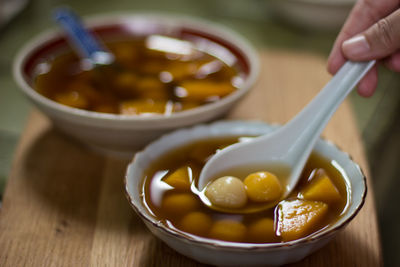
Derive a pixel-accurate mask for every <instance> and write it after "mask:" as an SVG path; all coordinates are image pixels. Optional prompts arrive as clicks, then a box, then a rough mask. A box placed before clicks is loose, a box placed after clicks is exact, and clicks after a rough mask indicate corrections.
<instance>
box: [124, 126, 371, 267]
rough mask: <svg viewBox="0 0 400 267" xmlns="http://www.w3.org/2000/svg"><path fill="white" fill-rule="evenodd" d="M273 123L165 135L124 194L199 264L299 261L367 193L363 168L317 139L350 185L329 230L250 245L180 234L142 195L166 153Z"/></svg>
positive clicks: (142, 155) (157, 231) (141, 159)
mask: <svg viewBox="0 0 400 267" xmlns="http://www.w3.org/2000/svg"><path fill="white" fill-rule="evenodd" d="M273 129H274V127H272V126H270V125H267V124H265V123H261V122H244V121H225V122H224V121H222V122H216V123H213V124H210V125H200V126H196V127H194V128H190V129H182V130H179V131H175V132H173V133H171V134H168V135H165V136H163V137H162V138H160V139H158V140H157V141H155V142H153V143H151V144H150V145H149V146H147V147H146V149H145V150H143V151H142V152H139V153H137V154H136V156H135V158H134V160H133V161H132V163H131V164H130V165H129V166H128V169H127V174H126V181H125V186H126V192H127V196H128V199H129V201H130V203H131V205H132V207H133V209H134V210H135V211H136V212H137V213H138V214H139V216H140V217H141V218H142V219H143V221H144V223H145V224H146V226H147V227H148V228H149V229H150V231H151V232H152V233H153V234H154V235H156V236H157V237H159V238H160V239H161V240H163V241H164V242H165V243H166V244H167V245H168V246H170V247H171V248H173V249H175V250H176V251H178V252H179V253H182V254H183V255H185V256H187V257H189V258H192V259H195V260H197V261H199V262H203V263H207V264H213V265H218V266H260V265H262V266H265V265H271V266H277V265H283V264H287V263H292V262H296V261H299V260H301V259H303V258H304V257H306V256H307V255H309V254H311V253H312V252H314V251H315V250H317V249H319V248H321V247H322V246H323V245H325V244H326V243H328V241H329V240H330V239H331V238H332V237H334V236H335V235H336V234H337V232H338V230H340V229H343V227H344V226H345V225H347V224H348V223H349V222H350V221H351V220H352V219H353V217H354V216H355V215H356V214H357V213H358V211H359V210H360V209H361V207H362V205H363V203H364V199H365V195H366V180H365V177H364V175H363V174H362V172H361V170H360V168H359V166H358V165H357V164H356V163H354V162H353V161H352V160H351V159H350V158H349V156H348V155H347V154H346V153H344V152H342V151H340V150H339V149H338V148H337V147H336V146H334V145H332V144H331V143H328V142H326V141H323V140H319V141H318V142H317V145H316V147H315V151H317V152H318V154H320V155H321V156H323V157H325V158H327V159H330V160H332V161H335V162H336V163H337V164H338V166H340V169H341V170H342V171H343V172H345V173H346V175H344V177H345V180H346V181H345V182H346V184H347V186H348V189H349V194H350V198H349V199H350V200H349V202H350V203H349V204H348V206H347V208H346V210H345V211H344V213H343V214H342V217H341V218H340V219H339V220H338V221H336V222H335V223H333V224H331V225H330V226H328V227H327V228H325V229H323V230H321V231H318V232H317V233H314V234H312V235H310V236H307V237H304V238H301V239H298V240H294V241H290V242H285V243H271V244H250V243H234V242H227V241H219V240H213V239H208V238H202V237H193V236H189V235H184V234H182V233H178V232H176V231H174V230H172V229H170V228H167V227H166V226H165V225H164V224H162V223H161V222H159V221H157V220H156V219H155V218H154V217H153V216H152V215H151V214H150V212H149V211H148V209H147V208H146V207H145V206H144V204H143V200H142V197H141V192H140V191H141V189H142V182H143V177H144V172H145V170H146V169H147V168H148V167H149V166H150V165H151V164H152V162H153V161H154V160H156V159H157V158H159V157H160V156H161V155H163V154H164V153H166V152H168V151H170V150H171V149H175V148H177V147H180V146H183V145H185V144H187V143H192V142H194V141H196V140H201V139H204V138H212V137H221V136H238V135H245V136H246V135H261V134H265V133H268V132H270V131H272V130H273Z"/></svg>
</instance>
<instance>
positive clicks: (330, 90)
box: [280, 60, 375, 186]
mask: <svg viewBox="0 0 400 267" xmlns="http://www.w3.org/2000/svg"><path fill="white" fill-rule="evenodd" d="M374 64H375V61H374V60H373V61H368V62H352V61H347V62H346V63H345V64H344V65H343V66H342V67H341V68H340V70H339V71H338V72H337V73H336V75H334V76H333V78H332V79H331V80H330V81H329V82H328V83H327V84H326V85H325V87H324V88H323V89H322V90H321V91H320V92H319V93H318V95H317V96H315V97H314V98H313V100H312V101H311V102H310V103H309V104H308V105H307V106H306V107H305V108H304V109H303V110H302V111H301V112H300V113H299V114H298V115H297V116H296V117H294V118H293V119H292V120H291V121H289V122H288V123H287V124H286V125H285V126H283V127H282V128H281V129H280V130H282V133H286V134H289V135H290V138H289V140H290V139H292V141H293V143H294V146H292V147H290V148H288V149H290V150H292V151H294V152H295V153H289V154H290V155H291V157H290V158H289V159H288V160H289V162H298V161H300V162H302V164H294V165H296V166H299V168H298V169H297V170H296V169H293V170H292V175H299V174H300V172H301V170H302V169H303V166H304V164H305V162H306V160H307V158H308V155H309V154H310V153H311V150H312V149H313V147H314V145H315V142H316V141H317V139H318V138H319V136H320V135H321V133H322V131H323V129H324V128H325V126H326V124H327V123H328V121H329V120H330V118H331V117H332V115H333V114H334V113H335V111H336V109H337V108H338V107H339V105H340V104H341V103H342V102H343V100H344V99H345V98H346V96H347V95H348V94H349V93H350V92H351V91H352V89H353V88H354V87H355V86H356V85H357V83H358V82H359V81H360V80H361V78H362V77H364V75H365V74H366V73H367V72H368V71H369V70H370V69H371V68H372V66H373V65H374ZM283 128H286V129H285V130H283ZM288 137H289V136H288ZM286 140H288V139H286ZM302 155H307V157H302ZM291 180H292V179H291ZM289 186H290V185H289ZM293 186H294V185H293Z"/></svg>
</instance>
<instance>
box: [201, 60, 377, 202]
mask: <svg viewBox="0 0 400 267" xmlns="http://www.w3.org/2000/svg"><path fill="white" fill-rule="evenodd" d="M374 64H375V61H369V62H351V61H348V62H346V63H345V64H344V65H343V66H342V68H341V69H340V70H339V71H338V72H337V73H336V75H335V76H333V78H332V79H331V80H330V81H329V82H328V84H327V85H326V86H325V87H324V88H323V89H322V90H321V91H320V92H319V94H318V95H317V96H315V97H314V99H313V100H312V101H311V102H310V103H309V104H308V105H307V106H306V107H305V108H304V109H303V110H302V111H301V112H300V113H299V114H297V115H296V116H295V117H294V118H293V119H292V120H291V121H289V122H288V123H286V124H285V125H284V126H282V127H279V128H278V129H277V130H275V131H273V132H271V133H270V134H267V135H263V136H260V137H257V138H254V139H253V140H252V141H248V142H243V143H237V144H235V145H232V146H229V147H227V148H226V149H223V150H221V151H220V152H218V153H217V154H215V155H214V156H213V157H211V159H210V160H209V161H208V162H207V164H206V165H205V166H204V168H203V169H202V171H201V174H200V178H199V183H198V189H199V190H200V191H201V190H203V189H204V188H205V187H206V186H207V184H208V183H209V182H210V181H211V179H215V178H217V177H215V176H216V175H218V174H220V173H221V172H223V171H224V172H225V171H226V170H229V169H232V168H235V169H237V167H239V166H260V165H263V166H274V165H286V166H287V167H288V168H289V169H290V174H289V177H288V180H287V183H286V188H285V190H284V194H283V197H286V196H287V195H289V193H290V192H291V191H292V190H293V189H294V187H295V186H296V184H297V182H298V180H299V177H300V174H301V172H302V170H303V168H304V165H305V163H306V161H307V159H308V157H309V156H310V153H311V151H312V149H313V147H314V145H315V142H316V141H317V139H318V138H319V136H320V135H321V133H322V130H323V129H324V128H325V125H326V124H327V123H328V121H329V120H330V118H331V116H332V115H333V113H334V112H335V111H336V109H337V108H338V107H339V105H340V104H341V103H342V101H343V100H344V99H345V98H346V96H347V95H348V94H349V93H350V92H351V90H352V89H353V88H354V87H355V86H356V84H357V83H358V82H359V81H360V80H361V78H362V77H363V76H364V75H365V74H366V73H367V72H368V70H369V69H370V68H371V67H372V66H373V65H374ZM266 171H268V170H266ZM233 175H234V174H233Z"/></svg>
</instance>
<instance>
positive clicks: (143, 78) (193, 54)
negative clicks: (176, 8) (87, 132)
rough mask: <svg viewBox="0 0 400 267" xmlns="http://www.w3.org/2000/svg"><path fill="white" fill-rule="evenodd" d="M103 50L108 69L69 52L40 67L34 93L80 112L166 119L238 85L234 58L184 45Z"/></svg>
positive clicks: (123, 45)
mask: <svg viewBox="0 0 400 267" xmlns="http://www.w3.org/2000/svg"><path fill="white" fill-rule="evenodd" d="M203 43H204V42H203ZM106 45H107V47H108V49H109V50H110V51H111V52H112V53H113V54H114V55H115V59H116V60H115V64H113V65H112V66H106V67H104V66H102V67H98V66H97V67H96V66H95V67H94V66H92V65H91V64H90V63H89V62H88V61H87V60H82V59H80V58H79V57H78V56H77V55H76V54H75V53H74V52H72V51H68V52H65V53H62V54H60V55H58V56H55V57H53V58H50V59H47V60H46V61H45V62H44V63H41V64H39V65H38V67H37V68H36V71H37V76H36V79H35V84H34V86H35V88H36V90H37V91H38V92H39V93H40V94H42V95H44V96H46V97H48V98H50V99H52V100H54V101H56V102H58V103H61V104H64V105H67V106H70V107H74V108H79V109H86V110H90V111H96V112H105V113H114V114H125V115H151V114H167V115H168V114H171V113H173V112H179V111H183V110H187V109H191V108H195V107H198V106H201V105H205V104H207V103H211V102H215V101H218V100H219V99H221V98H223V97H225V96H227V95H229V94H230V93H232V92H233V91H235V90H237V88H238V86H240V83H241V78H240V77H239V76H238V69H237V66H236V63H237V62H236V60H235V58H234V56H233V55H229V58H230V61H229V62H225V60H222V58H217V57H215V56H212V55H211V54H209V53H207V51H203V50H199V49H197V48H196V45H194V44H193V43H190V42H187V41H182V40H178V39H174V38H172V37H166V36H160V35H150V36H147V37H145V38H144V37H143V38H142V37H141V38H134V37H132V38H130V39H124V40H122V41H121V40H120V41H113V42H108V43H106ZM214 45H215V44H214ZM210 47H212V46H210ZM205 50H207V49H205ZM208 50H210V49H208ZM224 53H225V54H226V52H224ZM232 59H233V60H232Z"/></svg>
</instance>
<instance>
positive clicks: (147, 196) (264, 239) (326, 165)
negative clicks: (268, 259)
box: [142, 137, 349, 243]
mask: <svg viewBox="0 0 400 267" xmlns="http://www.w3.org/2000/svg"><path fill="white" fill-rule="evenodd" d="M241 138H243V137H228V138H218V139H210V140H203V141H197V142H194V143H192V144H189V145H185V146H183V147H181V148H178V149H176V150H174V151H171V152H168V153H166V154H165V155H164V156H162V157H160V158H159V159H158V160H156V161H155V162H154V163H153V164H152V165H151V167H150V168H149V169H148V170H147V171H146V172H145V177H144V181H143V186H142V195H143V202H144V204H145V206H146V207H147V208H148V209H149V211H150V213H151V214H152V215H153V216H155V217H156V218H157V219H158V220H159V221H160V222H162V223H163V224H165V225H166V226H167V227H169V228H171V229H173V230H175V231H178V232H181V233H183V234H186V235H195V236H201V237H206V238H212V239H218V240H225V241H233V242H245V243H276V242H285V241H290V240H294V239H298V238H302V237H305V236H308V235H311V234H313V233H315V232H318V231H319V230H321V229H324V228H325V227H328V226H329V225H330V224H331V223H333V222H335V221H336V220H338V219H339V218H340V216H341V214H342V213H343V212H344V211H345V209H346V207H347V203H348V202H349V192H348V187H347V186H346V182H345V179H344V177H343V174H342V173H341V172H340V171H339V170H338V169H337V168H336V167H335V164H332V162H330V161H329V160H327V159H325V158H323V157H321V156H320V155H318V154H316V153H312V155H311V156H310V158H309V160H308V162H307V164H306V167H305V169H304V170H303V173H302V175H301V180H300V182H299V184H298V185H297V187H296V189H295V190H294V192H293V193H292V194H291V195H290V196H289V197H288V198H286V199H285V200H282V201H281V202H280V203H279V204H277V205H276V206H275V208H272V209H269V210H264V211H260V212H256V213H248V214H242V213H238V214H235V213H224V212H219V211H216V210H213V209H210V208H209V207H207V206H206V205H204V204H203V203H202V201H201V200H200V198H199V195H200V194H201V192H199V191H198V190H197V188H196V183H197V179H198V177H199V174H200V170H201V168H202V166H203V165H204V164H205V162H206V161H207V159H208V158H209V157H210V156H212V155H213V154H214V153H215V152H216V151H217V150H219V149H222V148H224V147H226V146H228V145H231V144H233V143H236V142H238V141H240V139H241ZM245 138H247V137H245ZM177 170H180V171H177ZM182 170H185V173H187V176H188V184H186V183H185V182H182V183H180V182H178V183H176V182H174V181H172V182H170V180H171V179H169V180H168V177H169V176H171V174H172V173H174V172H175V173H179V172H181V173H183V172H182ZM266 171H268V170H266ZM321 173H322V174H323V175H325V176H327V177H329V180H330V181H331V182H332V184H333V185H334V187H335V188H336V189H337V198H336V199H335V201H328V202H329V203H324V202H321V201H309V200H305V199H304V196H303V193H304V195H306V194H308V195H310V196H314V195H315V192H317V196H318V195H319V194H320V192H319V191H318V190H314V189H315V187H314V188H311V190H308V191H304V190H305V189H308V188H310V185H313V184H316V182H315V181H320V180H321V179H319V178H320V177H322V176H321ZM233 175H235V174H233ZM278 178H279V175H278ZM318 179H319V180H318ZM166 181H168V182H170V183H172V184H173V185H174V186H171V185H170V184H168V183H166ZM319 186H320V185H319ZM321 188H322V190H325V189H324V187H321ZM317 189H319V188H317ZM305 192H306V193H305ZM313 194H314V195H313ZM308 195H307V196H308ZM302 201H304V203H306V204H307V205H300V206H298V205H297V204H299V203H303V202H302ZM251 204H252V203H249V205H251ZM308 204H312V205H308ZM287 207H289V208H287ZM293 207H295V209H292V208H293ZM321 211H323V212H321ZM285 212H288V213H287V214H285ZM293 214H294V215H295V216H300V217H299V218H300V219H297V217H293V216H294V215H293ZM309 214H311V216H308V215H309ZM321 214H322V215H321ZM314 215H318V216H319V215H321V216H319V217H318V216H314ZM285 216H286V219H288V218H289V220H287V221H285V220H283V219H282V218H285ZM301 216H303V217H301ZM304 216H305V217H304ZM307 216H308V217H307ZM313 216H314V217H313ZM304 218H305V219H304ZM315 218H317V219H315ZM282 221H283V222H284V223H282ZM297 222H299V223H300V224H301V223H305V224H306V227H305V228H304V229H305V230H304V229H301V230H298V231H297V230H296V229H295V230H293V229H291V227H292V226H293V225H292V224H293V223H294V224H296V223H297ZM285 231H287V232H285Z"/></svg>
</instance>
